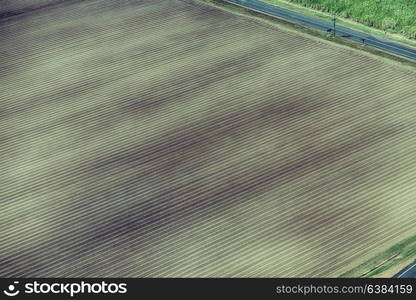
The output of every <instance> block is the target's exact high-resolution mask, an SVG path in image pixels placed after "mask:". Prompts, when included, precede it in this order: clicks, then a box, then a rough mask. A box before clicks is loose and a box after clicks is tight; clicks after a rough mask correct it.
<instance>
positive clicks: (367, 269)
mask: <svg viewBox="0 0 416 300" xmlns="http://www.w3.org/2000/svg"><path fill="white" fill-rule="evenodd" d="M415 258H416V235H415V236H413V237H410V238H408V239H406V240H404V241H403V242H401V243H399V244H397V245H395V246H393V247H391V248H390V249H388V250H386V251H384V252H382V253H380V254H378V255H377V256H376V257H374V258H372V259H370V260H369V261H367V262H365V263H363V264H361V265H359V266H357V267H356V268H354V269H352V270H350V271H348V272H346V273H344V274H342V275H341V277H391V276H393V275H394V274H392V272H389V271H390V270H394V273H397V272H398V271H400V270H399V269H400V268H397V266H401V267H405V266H406V265H407V264H409V263H411V262H412V261H413V259H415Z"/></svg>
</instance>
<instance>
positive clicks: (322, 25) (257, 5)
mask: <svg viewBox="0 0 416 300" xmlns="http://www.w3.org/2000/svg"><path fill="white" fill-rule="evenodd" d="M226 1H228V2H231V3H235V4H238V5H242V6H244V7H246V8H251V9H254V10H257V11H260V12H263V13H266V14H269V15H272V16H276V17H279V18H282V19H285V20H289V21H292V22H296V23H299V24H302V25H306V26H308V27H312V28H315V29H319V30H323V31H328V30H331V32H332V28H333V24H332V23H331V22H326V21H323V20H320V19H317V18H313V17H310V16H305V15H302V14H299V13H296V12H293V11H291V10H288V9H284V8H281V7H278V6H275V5H270V4H267V3H264V2H262V1H258V0H226ZM335 31H336V35H337V36H342V37H345V38H349V39H351V40H354V41H358V42H361V43H362V42H363V40H364V41H365V44H367V45H370V46H373V47H375V48H379V49H381V50H384V51H387V52H391V53H394V54H396V55H400V56H403V57H407V58H410V59H416V49H412V48H409V47H406V46H403V45H401V44H398V43H394V42H391V41H386V40H381V39H378V38H375V37H374V36H371V35H369V34H366V33H363V32H359V31H356V30H352V29H349V28H346V27H343V26H338V25H337V26H336V30H335Z"/></svg>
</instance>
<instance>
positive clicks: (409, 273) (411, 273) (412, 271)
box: [394, 262, 416, 278]
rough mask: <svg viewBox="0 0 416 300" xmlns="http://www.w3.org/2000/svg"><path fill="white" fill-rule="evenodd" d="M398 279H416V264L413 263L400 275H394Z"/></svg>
mask: <svg viewBox="0 0 416 300" xmlns="http://www.w3.org/2000/svg"><path fill="white" fill-rule="evenodd" d="M394 277H396V278H416V262H413V263H412V264H410V265H409V266H407V267H406V268H404V269H403V270H401V271H400V272H399V273H397V274H396V275H394Z"/></svg>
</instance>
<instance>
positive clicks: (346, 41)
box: [199, 0, 416, 70]
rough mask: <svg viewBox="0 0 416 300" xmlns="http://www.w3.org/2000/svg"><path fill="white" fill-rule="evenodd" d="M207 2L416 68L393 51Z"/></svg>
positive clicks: (214, 0)
mask: <svg viewBox="0 0 416 300" xmlns="http://www.w3.org/2000/svg"><path fill="white" fill-rule="evenodd" d="M199 1H202V2H205V3H211V4H213V5H215V6H217V7H220V8H222V9H225V10H227V11H231V12H233V13H237V14H240V15H244V16H249V17H253V18H255V19H257V20H259V21H262V22H263V23H267V24H269V25H274V26H276V25H278V26H279V27H284V28H287V29H291V30H296V31H297V32H302V33H306V34H309V35H312V36H314V37H317V38H319V39H323V40H327V41H331V42H336V43H338V44H341V45H344V46H347V47H350V48H354V49H358V50H361V51H365V52H368V53H371V54H374V55H377V56H379V57H382V58H385V59H388V60H393V61H395V62H399V63H400V64H401V65H402V66H410V67H411V68H412V69H413V70H414V68H416V62H415V61H413V60H410V59H406V58H404V57H401V56H397V55H394V54H392V53H389V52H385V51H382V50H380V49H377V48H373V47H370V46H368V45H363V44H362V43H359V42H356V41H353V40H350V39H347V38H343V37H340V36H335V37H334V36H333V35H332V34H330V33H327V32H324V31H321V30H317V29H313V28H310V27H307V26H303V25H301V24H298V23H294V22H291V21H288V20H284V19H279V18H277V17H274V16H270V15H267V14H264V13H261V12H258V11H254V10H251V9H247V8H244V7H242V6H239V5H236V4H233V3H230V2H227V1H224V0H199Z"/></svg>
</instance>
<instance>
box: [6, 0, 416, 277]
mask: <svg viewBox="0 0 416 300" xmlns="http://www.w3.org/2000/svg"><path fill="white" fill-rule="evenodd" d="M0 32H1V34H0V51H1V57H2V59H1V60H0V100H1V106H0V116H1V118H0V143H1V144H0V164H1V165H0V166H1V167H0V201H1V211H0V276H1V277H5V276H40V277H54V276H96V277H100V276H114V277H117V276H123V277H127V276H156V277H157V276H198V277H205V276H220V277H221V276H240V277H241V276H242V277H245V276H250V277H252V276H272V277H287V276H313V277H314V276H338V275H340V274H342V273H343V272H345V271H347V270H349V269H351V268H352V267H354V266H356V265H358V264H359V263H361V262H363V261H365V260H366V259H369V258H371V257H373V256H374V255H376V254H377V253H379V252H382V251H384V250H386V249H388V248H389V247H390V246H392V245H394V244H396V243H398V242H400V241H401V240H403V239H405V238H407V237H409V236H411V235H412V234H414V233H415V225H416V213H415V212H416V199H415V195H416V158H415V147H416V136H415V129H416V124H415V114H416V105H415V103H416V91H415V80H416V73H414V72H412V71H410V70H407V69H404V68H402V67H401V66H396V65H393V64H392V63H388V62H385V61H382V60H380V59H378V58H376V57H372V56H369V55H367V54H363V53H360V52H358V51H355V50H350V49H347V48H343V47H341V46H337V45H335V44H330V43H327V42H324V41H319V40H315V39H313V38H312V37H308V36H306V35H302V34H298V33H296V32H292V31H287V30H284V29H280V28H277V27H272V26H271V25H267V24H263V23H260V22H257V21H254V20H252V19H249V18H246V17H242V16H239V15H234V14H231V13H229V12H226V11H222V10H220V9H217V8H214V7H211V6H207V5H204V4H202V3H200V2H194V1H191V0H186V1H185V0H182V1H180V0H172V1H168V0H142V1H127V0H120V1H110V0H86V1H74V2H73V3H72V4H66V5H65V6H59V5H58V6H56V7H48V8H44V9H39V10H34V11H32V12H29V13H27V14H23V15H19V16H18V17H15V18H11V19H3V20H1V21H0Z"/></svg>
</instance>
